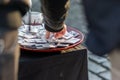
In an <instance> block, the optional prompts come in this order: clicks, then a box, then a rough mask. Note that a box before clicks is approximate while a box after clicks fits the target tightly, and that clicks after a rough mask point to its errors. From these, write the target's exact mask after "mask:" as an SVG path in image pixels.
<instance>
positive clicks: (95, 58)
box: [88, 54, 107, 63]
mask: <svg viewBox="0 0 120 80" xmlns="http://www.w3.org/2000/svg"><path fill="white" fill-rule="evenodd" d="M88 57H89V59H91V60H93V61H95V62H96V63H103V62H106V61H107V59H106V58H104V57H99V56H96V55H93V54H89V55H88Z"/></svg>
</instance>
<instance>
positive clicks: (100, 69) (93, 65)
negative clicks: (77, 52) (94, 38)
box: [88, 60, 106, 74]
mask: <svg viewBox="0 0 120 80" xmlns="http://www.w3.org/2000/svg"><path fill="white" fill-rule="evenodd" d="M88 69H89V71H91V72H93V73H95V74H98V73H101V72H104V71H106V69H105V68H104V67H102V66H100V65H98V64H96V63H94V62H92V61H90V60H89V61H88Z"/></svg>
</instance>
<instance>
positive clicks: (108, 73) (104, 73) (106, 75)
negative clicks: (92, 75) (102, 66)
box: [100, 71, 111, 80]
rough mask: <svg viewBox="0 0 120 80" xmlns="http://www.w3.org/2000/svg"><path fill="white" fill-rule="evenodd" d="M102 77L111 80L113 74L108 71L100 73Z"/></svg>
mask: <svg viewBox="0 0 120 80" xmlns="http://www.w3.org/2000/svg"><path fill="white" fill-rule="evenodd" d="M100 76H101V77H103V78H104V79H106V80H111V73H110V71H106V72H103V73H100Z"/></svg>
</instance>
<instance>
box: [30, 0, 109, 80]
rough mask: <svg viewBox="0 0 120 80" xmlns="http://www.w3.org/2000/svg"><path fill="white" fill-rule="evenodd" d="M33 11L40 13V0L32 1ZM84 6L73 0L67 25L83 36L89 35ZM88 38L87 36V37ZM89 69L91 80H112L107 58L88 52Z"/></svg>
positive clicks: (78, 0) (77, 0)
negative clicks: (76, 29) (77, 30)
mask: <svg viewBox="0 0 120 80" xmlns="http://www.w3.org/2000/svg"><path fill="white" fill-rule="evenodd" d="M32 1H33V7H32V11H40V4H39V2H38V0H32ZM83 14H84V12H83V6H82V2H81V1H80V0H71V7H70V10H69V14H68V17H67V19H66V24H67V25H70V26H72V27H76V28H78V29H79V30H80V31H81V32H83V34H85V35H86V33H87V28H86V26H87V23H86V20H85V16H84V15H83ZM85 37H86V36H85ZM88 69H89V80H111V78H110V76H111V75H110V62H109V61H108V59H107V58H106V57H98V56H96V55H93V54H92V53H91V52H90V51H88Z"/></svg>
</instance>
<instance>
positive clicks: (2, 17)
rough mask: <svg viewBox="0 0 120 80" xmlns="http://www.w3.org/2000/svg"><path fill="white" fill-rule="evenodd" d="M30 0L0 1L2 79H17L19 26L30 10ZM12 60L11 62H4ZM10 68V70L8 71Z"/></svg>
mask: <svg viewBox="0 0 120 80" xmlns="http://www.w3.org/2000/svg"><path fill="white" fill-rule="evenodd" d="M29 7H30V2H29V0H1V1H0V56H2V55H6V56H7V55H9V56H11V58H10V59H8V58H9V57H3V58H0V60H1V61H0V62H1V64H0V70H1V71H0V80H17V75H18V74H17V73H18V60H19V47H18V45H17V34H18V31H17V29H18V27H19V26H21V22H22V19H21V18H22V16H24V15H25V14H26V12H27V11H28V10H29ZM2 60H3V61H2ZM5 60H10V61H8V62H10V64H7V61H6V64H2V62H3V63H4V61H5ZM7 70H8V71H7Z"/></svg>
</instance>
